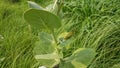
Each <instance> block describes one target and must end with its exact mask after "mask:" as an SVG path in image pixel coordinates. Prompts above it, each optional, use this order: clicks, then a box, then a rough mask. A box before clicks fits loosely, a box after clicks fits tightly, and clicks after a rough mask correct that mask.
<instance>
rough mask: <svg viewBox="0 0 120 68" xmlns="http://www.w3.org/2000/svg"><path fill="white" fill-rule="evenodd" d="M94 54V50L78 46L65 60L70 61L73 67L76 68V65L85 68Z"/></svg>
mask: <svg viewBox="0 0 120 68" xmlns="http://www.w3.org/2000/svg"><path fill="white" fill-rule="evenodd" d="M95 55H96V52H95V50H94V49H90V48H79V49H78V50H76V51H75V52H74V53H73V54H72V55H71V56H70V57H68V58H66V59H65V60H66V61H68V62H71V63H72V65H73V66H74V68H77V67H78V66H80V67H83V68H86V67H87V66H88V65H89V64H90V63H91V61H92V60H93V58H94V57H95Z"/></svg>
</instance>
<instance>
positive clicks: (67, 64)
mask: <svg viewBox="0 0 120 68" xmlns="http://www.w3.org/2000/svg"><path fill="white" fill-rule="evenodd" d="M59 68H75V67H74V66H73V65H72V64H71V62H62V63H61V64H60V66H59Z"/></svg>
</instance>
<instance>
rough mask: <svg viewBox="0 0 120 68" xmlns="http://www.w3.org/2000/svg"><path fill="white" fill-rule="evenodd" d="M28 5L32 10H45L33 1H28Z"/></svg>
mask: <svg viewBox="0 0 120 68" xmlns="http://www.w3.org/2000/svg"><path fill="white" fill-rule="evenodd" d="M28 5H29V7H30V8H33V9H39V10H45V9H44V8H43V7H41V6H40V5H38V4H37V3H35V2H32V1H28Z"/></svg>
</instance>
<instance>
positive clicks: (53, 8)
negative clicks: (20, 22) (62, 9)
mask: <svg viewBox="0 0 120 68" xmlns="http://www.w3.org/2000/svg"><path fill="white" fill-rule="evenodd" d="M46 10H47V11H50V12H52V13H53V14H55V15H57V12H58V6H57V4H55V5H54V4H50V5H48V6H47V7H46Z"/></svg>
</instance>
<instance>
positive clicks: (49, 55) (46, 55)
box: [35, 53, 59, 59]
mask: <svg viewBox="0 0 120 68" xmlns="http://www.w3.org/2000/svg"><path fill="white" fill-rule="evenodd" d="M35 59H59V56H58V55H57V54H56V53H52V54H41V55H35Z"/></svg>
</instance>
